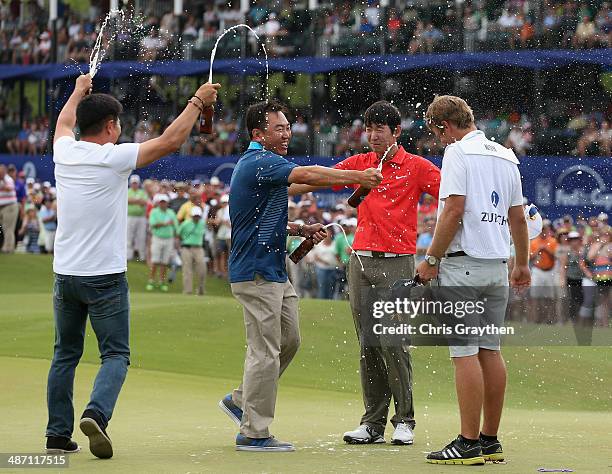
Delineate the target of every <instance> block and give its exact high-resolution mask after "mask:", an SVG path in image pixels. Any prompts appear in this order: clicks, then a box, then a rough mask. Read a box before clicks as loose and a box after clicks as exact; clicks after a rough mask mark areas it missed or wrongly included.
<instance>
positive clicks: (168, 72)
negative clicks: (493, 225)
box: [0, 48, 612, 80]
mask: <svg viewBox="0 0 612 474" xmlns="http://www.w3.org/2000/svg"><path fill="white" fill-rule="evenodd" d="M576 63H582V64H595V65H600V66H602V67H604V68H606V69H609V68H611V67H612V48H608V49H596V50H584V51H570V50H535V51H529V50H522V51H499V52H482V53H439V54H417V55H408V54H402V55H384V56H381V55H376V56H347V57H331V58H316V57H298V58H273V59H270V60H269V69H270V71H273V72H277V71H278V72H297V73H307V74H316V73H328V72H332V71H340V70H346V69H356V70H361V71H369V72H374V73H381V74H392V73H399V72H402V71H409V70H411V69H421V68H438V69H439V68H444V69H448V70H453V71H466V70H471V69H479V68H484V67H487V66H510V67H522V68H527V69H548V68H555V67H562V66H568V65H570V64H576ZM209 67H210V62H209V61H155V62H139V61H112V62H110V61H109V62H104V63H102V66H101V67H100V70H99V72H98V76H99V77H103V78H107V79H113V78H122V77H129V76H133V75H152V74H158V75H162V76H193V75H206V74H208V71H209ZM87 70H88V65H86V64H36V65H30V66H16V65H4V64H3V65H0V80H6V79H54V80H57V79H62V78H69V77H74V76H76V75H78V74H80V73H82V72H85V71H87ZM265 70H266V64H265V61H264V58H263V57H261V58H249V59H217V60H216V61H215V63H214V69H213V74H215V73H216V74H232V75H254V74H260V73H263V72H265Z"/></svg>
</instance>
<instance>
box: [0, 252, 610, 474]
mask: <svg viewBox="0 0 612 474" xmlns="http://www.w3.org/2000/svg"><path fill="white" fill-rule="evenodd" d="M0 269H1V272H0V384H1V386H2V387H3V388H2V390H1V391H0V407H1V408H0V409H1V412H0V415H1V419H2V423H1V424H0V446H1V448H0V451H1V452H6V453H8V452H14V453H34V452H42V447H43V445H44V428H45V424H46V406H45V387H46V375H47V370H48V367H49V359H50V357H51V355H52V345H53V316H52V306H51V292H50V289H51V286H52V275H51V270H50V259H48V258H47V257H44V256H23V255H18V256H1V257H0ZM128 274H129V280H130V285H131V291H132V334H131V342H132V367H131V369H130V371H129V373H128V378H127V381H126V384H125V386H124V390H123V391H122V393H121V396H120V398H119V402H118V404H117V408H116V411H115V415H114V417H113V420H112V422H111V424H110V427H109V434H110V435H111V437H112V439H113V442H114V446H115V456H114V457H113V458H112V459H111V460H106V461H102V460H98V459H96V458H94V457H93V456H92V455H91V454H90V453H89V451H88V450H87V445H86V438H85V437H84V436H83V435H82V434H81V433H80V432H79V431H78V430H77V431H76V432H75V439H76V440H77V441H78V442H79V443H80V444H81V445H83V448H84V449H83V451H82V452H81V453H78V454H75V455H71V457H70V462H71V464H70V472H94V471H108V472H406V471H411V470H412V471H413V472H446V471H448V470H453V469H469V468H467V467H452V466H434V465H428V464H426V463H425V462H424V453H425V452H426V451H430V450H432V449H439V448H440V447H442V446H443V445H444V444H446V443H447V442H448V441H449V440H450V439H451V437H454V436H456V433H457V430H458V416H457V412H456V403H455V394H454V384H453V372H452V365H451V363H450V361H449V358H448V351H447V349H445V348H431V347H419V348H416V349H414V350H413V364H414V369H415V370H414V373H415V387H414V391H415V408H416V419H417V428H416V436H417V437H416V442H415V444H414V445H413V446H408V447H396V446H392V445H390V444H387V445H377V446H347V445H345V444H344V443H343V442H342V440H341V437H342V433H343V432H344V431H346V430H348V429H352V428H354V427H355V426H357V424H358V422H359V417H360V415H361V412H362V409H363V406H362V401H361V396H360V390H359V377H358V373H357V369H358V350H357V343H356V341H355V334H354V328H353V324H352V320H351V317H350V313H349V309H348V304H347V303H346V302H338V301H334V302H329V301H320V300H304V301H302V302H301V327H302V347H301V349H300V352H299V353H298V356H297V357H296V359H295V361H294V363H293V364H292V365H291V367H290V368H289V369H288V371H287V372H286V374H285V376H284V377H283V379H282V381H281V386H280V391H279V397H278V403H277V416H276V420H275V422H274V424H273V425H272V431H273V433H274V434H275V435H276V436H277V437H278V438H280V439H283V440H288V441H292V442H294V443H295V444H296V447H297V451H296V452H294V453H274V454H271V453H237V452H235V450H234V446H233V442H234V437H235V435H236V432H237V427H236V426H235V425H233V424H232V423H231V422H230V420H229V418H227V416H226V415H224V414H223V413H222V412H221V411H220V410H219V408H218V407H217V402H218V400H219V399H220V398H221V397H222V396H223V395H225V394H226V393H227V392H228V391H229V390H230V389H231V388H233V387H234V386H235V385H236V384H238V383H239V381H240V378H241V375H242V361H243V357H244V327H243V324H242V315H241V309H240V307H239V305H238V304H237V303H236V302H235V300H233V299H232V298H231V296H230V295H229V291H228V288H227V285H226V284H225V283H224V282H222V281H220V280H217V279H214V278H211V279H209V282H208V289H209V295H208V296H205V297H203V298H199V297H196V296H191V297H190V296H183V295H181V294H179V293H178V292H177V291H176V288H174V289H173V292H171V293H169V294H159V293H153V294H148V293H144V292H142V289H143V288H144V282H145V279H146V269H145V267H144V266H142V265H130V268H129V272H128ZM504 355H505V357H506V360H507V364H508V373H509V384H508V392H507V409H506V411H505V413H504V418H503V420H502V430H501V439H502V441H503V443H504V451H505V452H506V455H507V463H506V464H496V465H486V466H484V467H481V468H475V469H486V470H495V471H496V472H512V473H523V472H536V470H537V469H538V468H540V467H545V468H570V469H573V470H574V471H575V472H593V473H596V472H597V473H599V472H610V471H612V457H611V456H610V448H609V445H610V440H611V439H612V391H610V388H609V387H610V381H611V380H612V348H610V347H589V348H578V347H539V348H538V347H507V348H506V349H505V350H504ZM97 363H98V358H97V346H96V341H95V337H94V336H93V334H92V333H91V331H88V334H87V340H86V351H85V354H84V356H83V363H82V364H81V365H80V366H79V369H78V371H77V377H76V386H75V410H76V415H77V416H78V415H80V412H81V411H82V409H83V408H84V406H85V404H86V402H87V397H88V394H89V390H90V389H91V385H92V382H93V377H94V376H95V372H96V369H97V367H96V366H97ZM390 433H391V426H390V425H388V431H387V438H389V436H390Z"/></svg>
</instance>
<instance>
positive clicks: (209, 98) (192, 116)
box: [136, 82, 221, 168]
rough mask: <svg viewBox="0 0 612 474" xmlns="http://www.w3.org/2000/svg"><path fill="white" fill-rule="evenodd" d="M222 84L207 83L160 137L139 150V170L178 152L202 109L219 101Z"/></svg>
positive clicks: (147, 142)
mask: <svg viewBox="0 0 612 474" xmlns="http://www.w3.org/2000/svg"><path fill="white" fill-rule="evenodd" d="M220 87H221V84H210V83H208V82H207V83H206V84H203V85H201V86H200V88H199V89H198V91H197V92H196V93H195V95H194V98H193V99H192V101H190V102H189V103H187V106H186V107H185V109H184V110H183V112H182V113H181V114H180V115H179V116H178V117H177V118H176V119H175V120H174V122H172V123H171V124H170V126H168V128H166V130H164V133H162V134H161V135H160V136H159V137H157V138H153V139H151V140H147V141H146V142H144V143H141V144H140V147H139V148H138V160H137V162H136V167H137V168H142V167H144V166H148V165H150V164H151V163H153V162H155V161H157V160H159V159H160V158H163V157H164V156H167V155H169V154H171V153H174V152H175V151H177V150H178V149H179V148H180V147H181V145H182V144H183V143H184V142H185V140H187V138H188V137H189V133H190V132H191V129H192V128H193V125H194V123H195V121H196V120H197V118H198V117H199V115H200V111H201V110H200V107H202V104H203V105H204V106H205V107H208V106H210V105H213V104H214V103H215V102H216V101H217V90H218V89H219V88H220Z"/></svg>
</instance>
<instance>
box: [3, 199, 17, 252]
mask: <svg viewBox="0 0 612 474" xmlns="http://www.w3.org/2000/svg"><path fill="white" fill-rule="evenodd" d="M18 215H19V204H17V203H16V202H14V203H13V204H6V205H4V206H0V226H1V227H2V233H3V234H4V244H3V245H2V251H3V252H7V253H11V252H13V251H15V226H16V225H17V217H18Z"/></svg>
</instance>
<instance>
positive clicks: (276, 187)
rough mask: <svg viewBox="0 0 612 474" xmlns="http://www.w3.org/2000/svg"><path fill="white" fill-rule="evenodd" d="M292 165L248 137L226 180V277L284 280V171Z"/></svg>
mask: <svg viewBox="0 0 612 474" xmlns="http://www.w3.org/2000/svg"><path fill="white" fill-rule="evenodd" d="M296 166H297V165H296V164H295V163H291V162H289V161H287V160H286V159H285V158H284V157H282V156H280V155H277V154H276V153H273V152H271V151H268V150H265V149H264V148H263V147H262V146H261V145H260V144H259V143H256V142H251V143H250V145H249V148H248V150H247V151H246V152H245V153H244V154H243V155H242V157H241V158H240V160H239V161H238V163H237V164H236V167H235V168H234V171H233V173H232V180H231V182H230V197H229V209H230V220H231V223H232V248H231V251H230V257H229V274H230V282H231V283H238V282H243V281H253V280H254V279H255V275H256V274H259V275H261V276H262V277H263V278H264V279H265V280H267V281H271V282H279V283H283V282H285V281H287V269H286V267H285V256H286V254H287V245H286V240H287V219H288V215H287V214H288V213H287V208H288V206H287V202H288V197H289V194H288V191H287V187H288V186H289V180H288V179H289V174H291V170H293V168H295V167H296Z"/></svg>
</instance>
